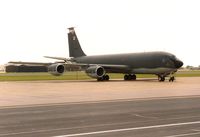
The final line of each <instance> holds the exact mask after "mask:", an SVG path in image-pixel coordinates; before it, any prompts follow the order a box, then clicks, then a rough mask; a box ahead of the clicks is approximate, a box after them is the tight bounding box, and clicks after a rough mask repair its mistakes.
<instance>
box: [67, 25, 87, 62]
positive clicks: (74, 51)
mask: <svg viewBox="0 0 200 137" xmlns="http://www.w3.org/2000/svg"><path fill="white" fill-rule="evenodd" d="M68 29H69V33H68V43H69V56H70V57H75V58H76V57H81V56H86V55H85V53H84V52H83V50H82V48H81V46H80V43H79V41H78V38H77V36H76V33H75V30H74V28H73V27H72V28H68Z"/></svg>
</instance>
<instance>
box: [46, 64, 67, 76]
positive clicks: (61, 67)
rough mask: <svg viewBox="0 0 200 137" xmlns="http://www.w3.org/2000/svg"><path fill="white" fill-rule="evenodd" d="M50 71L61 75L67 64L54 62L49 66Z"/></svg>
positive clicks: (55, 74)
mask: <svg viewBox="0 0 200 137" xmlns="http://www.w3.org/2000/svg"><path fill="white" fill-rule="evenodd" d="M48 72H49V73H51V74H52V75H54V76H60V75H62V74H63V73H64V72H65V66H64V65H63V64H59V63H58V64H52V65H50V66H49V67H48Z"/></svg>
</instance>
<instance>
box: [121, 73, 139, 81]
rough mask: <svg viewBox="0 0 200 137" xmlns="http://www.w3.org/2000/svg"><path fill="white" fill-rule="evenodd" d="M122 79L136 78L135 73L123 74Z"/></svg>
mask: <svg viewBox="0 0 200 137" xmlns="http://www.w3.org/2000/svg"><path fill="white" fill-rule="evenodd" d="M124 80H136V75H135V74H129V75H127V74H126V75H124Z"/></svg>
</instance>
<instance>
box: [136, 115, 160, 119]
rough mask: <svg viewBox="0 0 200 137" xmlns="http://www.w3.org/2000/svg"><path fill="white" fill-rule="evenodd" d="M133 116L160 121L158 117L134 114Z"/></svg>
mask: <svg viewBox="0 0 200 137" xmlns="http://www.w3.org/2000/svg"><path fill="white" fill-rule="evenodd" d="M133 116H136V117H141V118H149V119H158V118H157V117H151V116H143V115H140V114H133Z"/></svg>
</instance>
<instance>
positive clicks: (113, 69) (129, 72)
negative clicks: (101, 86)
mask: <svg viewBox="0 0 200 137" xmlns="http://www.w3.org/2000/svg"><path fill="white" fill-rule="evenodd" d="M68 43H69V56H70V58H62V57H49V56H45V57H47V58H52V59H57V60H63V61H62V62H60V63H36V62H35V63H34V62H10V63H15V64H16V63H17V64H35V65H46V66H47V67H48V71H49V72H50V73H51V74H53V75H56V76H59V75H62V74H63V73H64V72H65V71H66V67H68V68H69V67H75V66H76V67H77V66H78V67H80V68H81V69H82V70H85V72H86V74H87V75H88V76H90V77H92V78H95V79H97V80H98V81H107V80H109V75H108V73H123V74H124V80H136V74H155V75H157V76H158V80H159V81H165V77H166V76H170V79H169V81H174V75H173V74H174V73H175V72H176V71H177V69H179V68H180V67H181V66H182V65H183V62H182V61H181V60H179V59H178V58H177V57H176V56H175V55H173V54H171V53H167V52H143V53H125V54H109V55H93V56H87V55H86V54H85V53H84V52H83V50H82V48H81V46H80V43H79V40H78V38H77V35H76V33H75V30H74V28H73V27H72V28H69V33H68Z"/></svg>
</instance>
